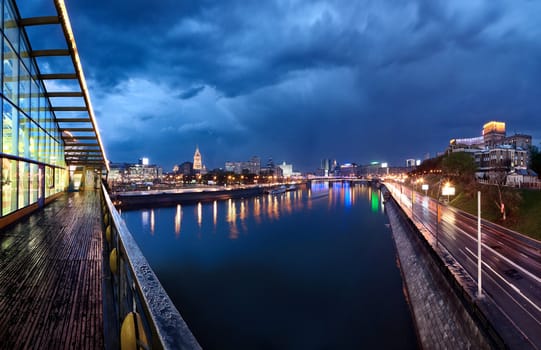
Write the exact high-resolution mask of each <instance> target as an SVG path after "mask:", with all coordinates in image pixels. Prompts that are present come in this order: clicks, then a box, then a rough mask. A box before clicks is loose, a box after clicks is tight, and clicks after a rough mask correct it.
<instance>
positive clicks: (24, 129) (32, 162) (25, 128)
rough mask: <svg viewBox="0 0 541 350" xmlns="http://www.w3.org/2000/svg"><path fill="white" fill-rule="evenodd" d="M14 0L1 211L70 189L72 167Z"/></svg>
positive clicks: (6, 32)
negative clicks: (65, 154)
mask: <svg viewBox="0 0 541 350" xmlns="http://www.w3.org/2000/svg"><path fill="white" fill-rule="evenodd" d="M16 14H17V11H15V10H14V5H13V1H11V0H4V1H2V4H1V5H0V29H1V30H0V32H1V33H0V40H1V43H0V57H1V58H2V66H1V67H0V72H1V82H0V88H1V89H2V91H1V94H0V99H1V100H2V101H1V103H0V113H1V114H2V118H1V119H0V127H1V129H2V131H1V132H0V151H1V154H0V162H1V163H2V177H1V183H2V187H1V197H2V201H1V205H0V216H6V215H9V214H11V213H13V212H15V211H17V210H18V209H22V208H25V207H27V206H29V205H32V204H34V203H37V202H38V198H39V197H40V195H41V192H40V191H41V190H40V188H41V185H42V181H43V180H45V181H44V183H45V189H44V193H45V196H46V197H48V196H51V195H53V194H56V193H58V192H61V191H63V190H64V188H65V185H66V176H67V171H66V169H65V166H66V162H65V159H64V145H63V142H62V140H61V134H60V131H59V130H58V125H57V123H56V122H55V120H54V115H53V114H52V112H51V111H50V103H49V100H48V99H47V97H45V95H44V92H45V89H44V85H43V82H42V81H40V80H39V79H38V74H37V72H38V70H37V66H36V62H35V61H34V59H33V58H32V57H31V55H30V54H29V51H30V50H29V48H30V45H29V44H28V41H27V37H26V35H25V33H24V31H23V30H20V29H19V27H18V24H17V23H18V18H16ZM40 177H41V179H40Z"/></svg>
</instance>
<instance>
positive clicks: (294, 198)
mask: <svg viewBox="0 0 541 350" xmlns="http://www.w3.org/2000/svg"><path fill="white" fill-rule="evenodd" d="M358 196H364V197H366V198H367V199H368V201H369V203H370V205H371V209H372V211H373V212H378V211H380V209H381V212H383V210H384V206H383V199H382V198H380V196H381V193H380V191H379V190H377V189H374V188H372V187H371V186H361V185H350V183H348V182H332V183H330V184H329V182H312V185H311V186H310V187H309V188H306V189H297V190H294V191H289V192H286V193H283V194H279V195H272V194H267V195H264V196H259V197H254V198H250V199H241V200H233V199H228V200H226V201H225V202H223V201H213V202H212V203H197V204H196V205H195V207H194V208H193V210H194V218H195V221H196V223H197V226H198V229H199V231H200V232H201V231H206V230H208V228H207V226H206V225H208V224H210V223H212V230H211V231H212V232H216V229H217V227H218V226H219V221H220V213H222V210H224V212H225V217H224V218H223V220H224V221H225V222H226V223H227V224H228V225H229V238H231V239H238V237H239V233H241V232H242V233H244V234H246V233H248V232H247V231H248V228H247V226H246V220H247V219H248V218H250V219H253V220H254V221H255V222H256V223H258V224H260V223H262V222H263V221H265V220H271V221H272V220H280V219H281V218H282V217H283V216H289V215H292V214H294V213H295V212H298V211H303V210H310V209H311V208H312V205H313V203H314V202H317V201H319V200H321V199H322V198H327V207H328V208H329V209H331V208H336V207H341V206H343V207H345V208H346V209H347V208H351V207H353V206H354V205H355V203H356V200H357V197H358ZM189 207H190V206H185V207H183V206H181V205H180V204H178V205H177V206H176V208H175V212H174V217H173V220H174V233H175V235H177V236H178V235H180V232H181V229H182V221H183V217H184V219H186V217H185V215H186V213H185V209H187V208H188V209H189ZM207 208H208V209H207ZM163 214H164V213H160V215H163ZM205 214H207V215H208V214H211V215H212V220H211V221H205ZM222 215H223V214H222ZM163 219H164V218H163V217H160V218H159V219H158V221H162V220H163ZM208 220H210V219H208ZM155 221H156V219H155V212H154V210H153V209H151V210H141V223H142V226H143V227H149V232H150V233H154V231H155Z"/></svg>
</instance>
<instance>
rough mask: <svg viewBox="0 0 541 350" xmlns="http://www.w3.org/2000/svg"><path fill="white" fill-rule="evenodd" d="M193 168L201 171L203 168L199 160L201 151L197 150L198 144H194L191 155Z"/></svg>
mask: <svg viewBox="0 0 541 350" xmlns="http://www.w3.org/2000/svg"><path fill="white" fill-rule="evenodd" d="M193 170H195V171H196V172H201V170H203V162H202V161H201V152H199V145H197V146H195V153H194V155H193Z"/></svg>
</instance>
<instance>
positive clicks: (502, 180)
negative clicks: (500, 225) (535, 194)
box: [489, 167, 522, 221]
mask: <svg viewBox="0 0 541 350" xmlns="http://www.w3.org/2000/svg"><path fill="white" fill-rule="evenodd" d="M489 177H490V180H491V182H492V183H493V184H494V185H495V186H494V187H495V188H496V193H495V194H492V198H493V200H494V204H495V205H496V208H497V209H498V211H499V212H500V214H501V219H502V221H505V220H507V217H508V215H507V214H508V213H513V212H516V211H518V208H519V205H520V202H521V199H522V198H521V196H520V193H519V192H517V191H516V190H514V189H513V188H510V187H506V186H505V184H506V182H507V170H506V168H505V167H502V168H500V169H495V170H494V171H492V172H491V173H490V175H489Z"/></svg>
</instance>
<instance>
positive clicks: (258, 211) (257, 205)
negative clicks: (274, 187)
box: [254, 197, 261, 224]
mask: <svg viewBox="0 0 541 350" xmlns="http://www.w3.org/2000/svg"><path fill="white" fill-rule="evenodd" d="M254 219H255V221H256V222H257V223H258V224H259V223H261V200H260V198H259V197H256V198H254Z"/></svg>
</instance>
